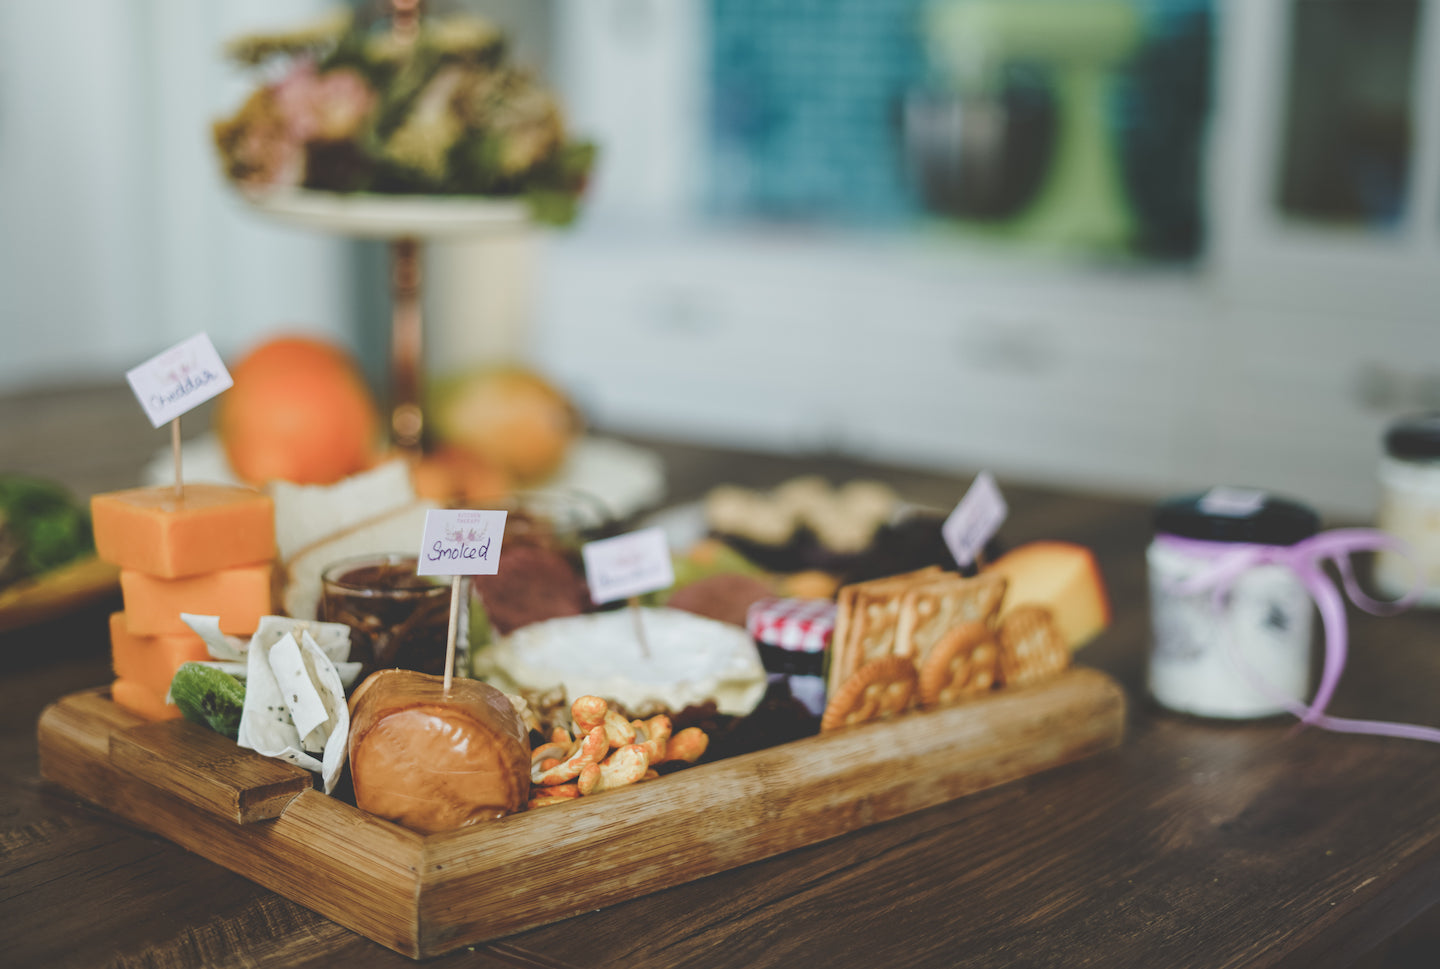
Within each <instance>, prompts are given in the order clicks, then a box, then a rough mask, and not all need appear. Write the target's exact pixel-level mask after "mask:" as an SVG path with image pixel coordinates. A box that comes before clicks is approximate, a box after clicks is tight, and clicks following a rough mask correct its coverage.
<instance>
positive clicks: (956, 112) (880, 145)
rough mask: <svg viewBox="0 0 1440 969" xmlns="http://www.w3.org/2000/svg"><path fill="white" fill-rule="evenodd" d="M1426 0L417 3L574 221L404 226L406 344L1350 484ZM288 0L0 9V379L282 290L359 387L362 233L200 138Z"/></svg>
mask: <svg viewBox="0 0 1440 969" xmlns="http://www.w3.org/2000/svg"><path fill="white" fill-rule="evenodd" d="M360 6H361V8H362V9H366V10H368V9H373V8H374V6H375V4H371V3H366V4H361V5H360ZM1437 7H1440V3H1437V2H1436V0H1004V2H994V0H827V2H784V0H510V2H506V0H485V2H481V0H472V2H465V3H459V2H449V3H440V2H434V3H432V4H431V5H430V9H432V10H434V11H442V12H443V11H447V10H455V9H465V10H471V11H475V12H480V13H482V14H485V15H488V16H492V17H493V18H495V19H496V20H498V21H499V22H500V23H501V24H502V25H503V26H504V27H505V28H506V29H507V30H508V31H509V32H510V33H511V35H512V37H513V40H514V44H515V47H516V51H517V54H518V55H519V57H520V59H522V60H524V61H526V62H529V63H531V64H533V65H534V66H535V67H536V69H537V70H539V71H540V72H542V73H543V74H544V75H545V76H546V77H547V78H548V79H549V80H550V81H551V82H552V83H553V84H554V85H555V86H556V87H557V88H558V89H559V91H560V93H561V95H562V98H563V101H564V103H565V105H566V108H567V114H568V117H569V120H570V123H571V127H572V128H573V129H574V130H576V131H577V132H579V133H581V134H583V135H586V136H588V137H591V138H593V139H594V140H595V141H597V142H598V143H599V144H600V146H601V149H602V152H601V159H600V163H599V165H598V168H597V171H596V175H595V179H594V184H593V186H592V188H591V191H590V193H589V197H588V199H587V204H586V209H585V213H584V216H583V217H582V219H581V221H580V223H579V224H578V225H576V226H574V227H572V228H570V229H567V230H564V231H559V232H555V231H543V232H541V231H537V232H531V233H526V234H523V235H519V236H516V237H513V238H506V239H500V240H485V241H477V242H473V243H464V244H450V245H444V246H440V245H435V246H431V247H429V250H428V251H427V257H426V271H427V275H426V296H427V303H428V311H429V317H428V320H427V323H428V325H429V328H430V329H429V333H428V336H429V340H430V352H431V355H432V359H437V360H445V361H447V364H450V365H454V364H455V363H456V362H457V361H458V362H462V363H463V362H467V361H473V362H474V363H475V364H476V365H480V364H483V363H484V362H486V361H488V360H494V359H496V358H499V357H519V358H522V359H524V360H526V361H527V362H529V363H531V364H532V365H534V366H536V367H538V368H540V369H542V370H544V371H546V372H547V373H549V374H551V375H552V376H554V377H555V379H557V380H558V381H559V382H560V383H561V384H562V385H564V386H565V387H566V388H567V389H568V390H569V391H570V392H571V393H572V394H574V395H575V397H576V399H577V400H578V401H579V403H580V404H581V406H582V407H583V408H584V409H585V410H586V412H587V414H589V415H590V417H591V419H592V420H593V421H595V422H596V423H597V424H599V425H600V426H603V427H607V428H610V429H614V430H622V431H625V430H628V431H635V432H640V433H653V434H665V435H676V436H682V437H688V438H693V439H700V440H711V441H718V442H724V443H739V444H745V445H749V446H757V447H768V448H787V449H796V448H799V449H816V450H819V449H841V450H845V451H849V452H853V453H857V454H862V455H866V456H873V457H878V458H883V459H887V460H898V461H904V462H907V463H916V464H922V465H926V466H932V467H951V468H956V469H974V468H978V467H981V466H988V467H991V468H993V469H994V470H996V471H997V472H1000V473H1004V474H1009V475H1012V476H1017V477H1025V478H1029V479H1033V480H1038V481H1054V482H1062V483H1066V484H1069V485H1071V486H1078V487H1096V488H1118V489H1121V490H1127V491H1131V492H1136V493H1158V492H1163V491H1169V490H1174V489H1178V488H1188V487H1202V486H1207V485H1209V484H1213V483H1216V482H1222V481H1223V482H1229V483H1236V484H1250V485H1256V486H1262V487H1270V488H1275V489H1277V490H1283V491H1287V492H1290V493H1293V494H1297V495H1298V496H1301V497H1304V498H1307V499H1309V500H1311V501H1313V502H1315V503H1317V504H1319V505H1321V506H1322V507H1326V508H1330V509H1334V510H1337V511H1342V512H1345V513H1352V514H1366V513H1368V512H1369V510H1370V508H1371V507H1372V506H1373V499H1374V493H1375V488H1374V484H1373V477H1374V466H1375V463H1376V460H1377V459H1378V455H1379V439H1380V435H1381V433H1382V431H1383V428H1384V426H1385V424H1386V423H1387V422H1388V421H1389V420H1390V419H1392V418H1393V417H1395V416H1396V415H1399V414H1402V413H1407V412H1410V411H1414V410H1419V409H1425V408H1434V407H1440V326H1437V325H1436V324H1437V320H1436V318H1435V317H1436V314H1435V306H1436V305H1437V297H1440V271H1437V270H1440V242H1437V239H1440V10H1437ZM321 9H323V5H322V4H320V3H318V2H309V0H306V2H303V3H298V2H290V3H281V2H279V0H265V2H246V3H242V2H240V0H224V2H219V3H212V4H202V5H195V4H184V3H180V2H179V0H170V2H167V0H151V2H138V0H133V2H123V3H102V2H98V0H60V2H56V3H52V4H47V5H18V4H6V5H4V6H3V7H0V321H3V326H4V332H5V334H6V339H7V347H6V352H5V353H4V354H0V391H4V390H15V389H21V388H24V387H26V386H29V385H33V384H36V383H41V382H53V381H55V380H82V379H111V380H113V379H117V378H118V373H119V371H121V370H123V369H124V368H126V367H128V366H131V365H133V364H134V363H135V362H138V361H139V360H141V359H143V358H145V357H146V356H148V355H149V354H150V353H153V352H154V351H155V350H157V349H159V348H160V347H163V346H165V345H168V344H169V343H172V342H174V341H176V340H178V339H180V338H181V337H183V336H186V335H188V334H190V333H192V332H194V331H195V330H197V329H206V330H208V331H209V332H210V333H211V335H212V337H213V338H214V339H215V341H216V343H217V345H219V346H220V348H221V349H222V352H226V353H229V354H235V353H238V352H240V351H242V350H243V349H244V348H245V347H246V346H248V345H250V344H251V343H253V342H254V341H255V340H257V339H259V338H260V337H261V336H262V335H263V334H265V333H267V332H272V331H274V330H276V329H280V328H297V327H298V328H304V329H308V330H312V331H320V332H323V333H328V334H332V335H334V336H335V337H336V338H338V339H341V340H343V341H345V342H347V343H348V344H349V345H351V346H352V347H354V348H355V349H356V350H357V351H358V352H360V353H361V355H362V356H363V357H364V359H365V361H366V363H367V365H368V367H369V369H370V372H371V374H372V376H373V377H374V378H375V379H376V381H377V386H378V387H383V373H384V367H385V360H384V354H385V340H384V333H385V328H386V325H387V316H386V314H387V312H388V297H387V261H386V254H385V251H384V247H383V246H382V245H380V244H378V243H358V242H350V241H345V240H338V239H330V238H326V237H323V236H318V235H311V234H308V233H305V232H303V231H298V230H294V229H287V228H282V227H278V226H275V225H272V224H269V223H267V222H265V221H264V220H263V219H260V218H257V217H256V216H255V215H253V214H252V213H250V212H247V211H245V209H244V207H243V206H242V205H241V204H240V203H239V202H238V201H237V200H236V199H235V198H234V196H233V195H232V194H231V193H230V192H229V190H228V189H227V188H226V187H225V186H224V185H223V184H222V180H221V178H220V174H219V171H218V166H217V165H216V164H215V160H214V157H213V153H212V152H211V150H210V147H209V135H208V126H209V123H210V121H211V120H213V118H215V117H216V116H218V115H220V114H222V113H225V112H228V111H230V110H233V109H234V107H235V106H236V105H237V104H238V102H239V100H240V99H241V97H242V96H243V94H244V93H245V91H246V89H247V85H248V84H249V83H250V80H249V79H246V78H242V77H241V76H240V75H239V74H238V73H237V72H236V71H234V70H233V69H232V68H230V67H229V66H227V65H226V64H225V62H224V61H223V60H222V59H221V57H220V44H221V42H222V41H223V40H224V39H225V38H227V37H229V36H232V35H234V34H235V33H238V32H240V31H243V30H246V29H251V28H259V27H273V26H285V25H288V24H291V23H294V22H296V21H297V20H301V19H304V18H305V17H306V16H309V15H311V14H314V13H316V12H318V11H319V10H321Z"/></svg>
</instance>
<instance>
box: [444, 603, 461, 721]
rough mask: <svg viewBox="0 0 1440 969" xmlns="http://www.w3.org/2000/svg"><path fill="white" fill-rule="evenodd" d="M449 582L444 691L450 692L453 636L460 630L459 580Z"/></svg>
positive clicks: (453, 654) (453, 671)
mask: <svg viewBox="0 0 1440 969" xmlns="http://www.w3.org/2000/svg"><path fill="white" fill-rule="evenodd" d="M461 578H462V576H458V575H457V576H455V578H454V579H452V580H451V582H450V628H449V629H448V630H447V631H446V633H445V693H446V694H447V695H448V694H449V693H450V680H451V678H452V677H453V676H454V675H455V637H456V636H457V635H458V633H459V631H460V580H461Z"/></svg>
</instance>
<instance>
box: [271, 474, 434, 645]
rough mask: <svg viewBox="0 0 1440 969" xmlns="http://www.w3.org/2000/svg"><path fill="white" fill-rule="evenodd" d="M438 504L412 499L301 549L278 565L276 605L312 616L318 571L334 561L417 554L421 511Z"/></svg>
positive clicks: (315, 609)
mask: <svg viewBox="0 0 1440 969" xmlns="http://www.w3.org/2000/svg"><path fill="white" fill-rule="evenodd" d="M438 507H440V506H439V505H437V504H436V503H435V502H433V501H423V500H422V501H413V502H411V503H410V504H408V505H406V506H405V507H403V508H397V509H394V510H392V511H389V512H387V513H385V514H382V515H378V516H375V517H373V518H370V519H368V520H366V521H363V522H360V523H358V524H354V525H352V526H350V527H349V528H348V529H346V530H345V531H342V532H339V533H337V534H335V535H331V536H329V537H328V538H324V539H321V540H320V541H318V542H315V543H313V544H311V545H310V546H308V547H307V548H304V549H301V550H300V551H299V552H297V553H296V554H295V556H294V557H293V558H291V559H290V560H289V561H288V562H285V563H284V565H283V567H282V572H283V578H282V581H283V583H284V585H283V591H282V593H281V596H280V604H281V608H283V609H284V611H285V614H286V615H287V616H293V617H295V618H296V619H315V618H316V613H317V612H318V611H319V608H320V574H321V573H322V572H324V571H325V570H326V569H327V568H329V567H330V566H331V565H334V564H335V563H336V562H339V561H341V560H343V559H348V558H354V557H355V556H357V555H376V554H383V553H387V552H395V553H397V554H402V555H417V554H419V552H420V542H421V539H423V538H424V535H425V513H426V512H428V511H430V509H432V508H438Z"/></svg>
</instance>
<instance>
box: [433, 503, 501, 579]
mask: <svg viewBox="0 0 1440 969" xmlns="http://www.w3.org/2000/svg"><path fill="white" fill-rule="evenodd" d="M504 537H505V512H503V511H475V510H470V509H457V508H437V509H432V510H431V511H428V512H426V513H425V537H424V538H423V539H421V543H420V565H419V567H418V568H416V569H415V574H416V575H494V574H496V573H497V572H499V571H500V542H501V540H502V539H504Z"/></svg>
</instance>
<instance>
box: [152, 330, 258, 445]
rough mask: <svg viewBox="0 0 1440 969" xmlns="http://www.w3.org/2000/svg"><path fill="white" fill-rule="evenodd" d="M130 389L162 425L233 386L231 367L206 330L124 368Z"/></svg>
mask: <svg viewBox="0 0 1440 969" xmlns="http://www.w3.org/2000/svg"><path fill="white" fill-rule="evenodd" d="M125 379H126V380H127V381H129V383H130V390H131V391H132V392H133V393H134V394H135V399H136V400H138V401H139V402H140V406H141V407H143V408H144V409H145V416H146V417H148V418H150V423H151V424H152V425H153V426H155V427H159V426H160V425H161V424H168V423H169V422H170V421H173V420H174V419H175V418H177V417H179V416H180V415H181V414H183V413H185V412H186V411H188V410H190V409H191V408H193V407H197V406H199V405H200V404H203V403H205V401H207V400H209V399H210V398H212V397H214V396H216V395H218V394H220V393H222V392H223V391H226V390H229V389H230V388H231V387H232V386H234V381H233V380H231V379H230V371H228V370H226V369H225V364H224V363H223V362H221V360H220V354H219V353H218V352H216V350H215V345H214V344H213V343H211V342H210V337H208V336H206V335H205V334H204V333H197V334H195V335H194V336H192V337H191V338H190V339H188V340H185V341H183V342H181V343H177V344H175V345H174V346H173V347H171V348H170V349H168V350H162V351H161V352H159V353H157V354H156V355H155V356H153V357H151V358H150V359H149V360H146V361H145V362H144V363H142V364H140V365H139V366H138V367H133V368H132V369H130V370H127V371H126V372H125Z"/></svg>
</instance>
